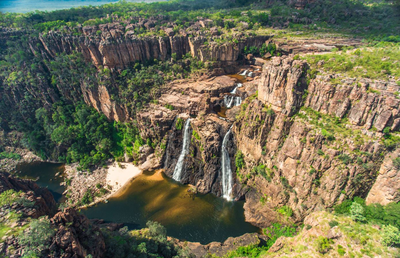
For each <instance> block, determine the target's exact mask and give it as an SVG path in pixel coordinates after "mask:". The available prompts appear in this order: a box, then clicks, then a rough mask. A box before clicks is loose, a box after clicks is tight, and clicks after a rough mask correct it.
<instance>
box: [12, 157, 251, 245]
mask: <svg viewBox="0 0 400 258" xmlns="http://www.w3.org/2000/svg"><path fill="white" fill-rule="evenodd" d="M17 170H18V171H19V172H17V174H18V175H19V176H20V177H22V178H29V179H37V181H36V183H37V184H38V185H39V186H42V187H48V189H49V190H50V191H51V192H52V193H53V195H54V197H55V199H56V200H57V201H62V199H61V194H62V192H63V191H64V186H60V183H61V182H63V181H64V180H63V178H62V172H63V170H64V166H63V165H62V164H54V163H46V162H42V163H33V164H23V165H20V166H18V168H17ZM56 174H58V175H59V176H56ZM189 188H190V187H189V186H187V185H182V184H179V183H177V182H175V181H174V180H172V179H170V178H168V177H167V176H165V175H164V173H162V172H160V171H157V172H146V173H143V174H141V175H139V176H138V177H136V178H135V179H133V180H132V181H131V182H130V183H128V184H127V185H126V186H125V187H124V188H123V189H121V190H120V191H119V192H118V193H117V194H116V195H114V196H113V197H111V198H110V199H109V200H108V203H99V204H97V205H95V206H92V207H90V208H87V209H82V210H81V213H82V214H84V215H86V216H87V217H88V218H90V219H103V220H104V221H105V222H114V223H124V225H125V226H128V228H129V229H139V228H142V227H145V226H146V222H147V221H148V220H153V221H158V222H160V223H161V224H162V225H163V226H165V227H166V229H167V234H168V235H169V236H172V237H175V238H178V239H180V240H186V241H191V242H200V243H201V244H207V243H210V242H213V241H218V242H223V241H225V240H226V239H227V238H228V237H237V236H240V235H243V234H245V233H252V232H258V231H259V229H258V228H257V227H254V226H252V225H251V224H250V223H247V222H245V218H244V210H243V204H244V202H243V201H238V202H229V201H226V200H225V199H223V198H220V197H216V196H215V195H213V194H205V195H204V194H192V193H190V192H189V191H188V190H189Z"/></svg>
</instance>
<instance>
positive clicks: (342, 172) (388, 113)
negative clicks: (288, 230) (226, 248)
mask: <svg viewBox="0 0 400 258" xmlns="http://www.w3.org/2000/svg"><path fill="white" fill-rule="evenodd" d="M306 69H307V65H306V64H305V63H304V62H303V61H293V60H292V59H291V58H273V60H272V61H271V62H270V63H269V64H267V65H265V66H264V69H263V74H262V76H261V79H260V82H259V84H258V98H249V99H248V100H247V102H246V103H244V104H242V110H241V112H240V115H239V119H238V120H237V122H236V123H235V126H234V133H235V139H236V145H237V148H238V149H239V150H240V151H241V152H242V153H243V156H244V161H245V163H246V165H245V166H244V168H242V169H241V170H240V174H239V176H240V180H241V182H242V183H244V184H246V185H248V186H249V187H250V188H251V189H252V190H251V191H250V192H249V193H247V194H246V199H247V203H246V204H245V210H246V219H247V220H249V221H251V222H253V223H254V224H256V225H258V226H262V227H265V226H267V225H268V221H271V218H274V217H277V218H278V217H279V214H278V213H276V212H275V211H274V208H275V207H280V206H283V205H286V206H289V207H291V208H292V209H293V210H294V216H293V218H294V219H295V220H301V219H302V218H304V215H305V214H308V213H309V212H311V211H313V210H318V209H319V208H323V207H332V206H333V205H334V204H335V203H337V202H340V201H342V200H344V199H346V198H352V197H353V196H355V195H358V196H363V197H366V196H367V194H368V192H369V190H370V189H371V187H372V186H373V184H374V182H375V180H376V178H377V173H376V172H377V171H378V170H379V167H380V166H381V165H382V164H383V165H382V167H381V170H380V171H381V173H380V178H379V180H377V181H376V182H377V183H376V186H374V188H373V189H375V190H374V191H373V192H371V194H370V196H371V197H369V199H370V200H371V202H372V201H379V202H382V203H386V202H387V201H388V200H389V199H390V200H397V198H398V196H397V195H396V194H395V193H394V192H393V191H395V190H392V189H391V190H389V189H388V188H386V189H385V188H384V187H383V186H384V185H388V184H390V182H391V181H390V180H393V179H392V178H394V176H395V175H396V171H395V169H394V168H391V161H390V159H389V158H387V161H385V162H384V163H382V160H383V159H382V156H385V155H386V153H387V152H388V149H387V148H385V146H384V145H383V142H382V141H381V139H382V133H380V132H381V131H382V130H383V129H384V128H391V129H392V130H393V131H395V130H398V129H397V128H398V125H397V123H398V121H397V119H398V112H399V101H398V100H397V99H396V98H395V96H394V95H393V93H394V92H395V91H397V90H398V89H399V86H397V85H393V84H388V83H384V82H372V81H369V80H358V81H356V80H350V79H344V80H342V81H341V83H340V84H338V85H333V84H332V83H331V81H332V80H330V78H332V77H330V76H323V75H322V76H317V78H315V79H312V80H311V81H310V82H309V84H308V85H307V83H306V76H305V74H306ZM374 89H377V90H374ZM378 89H379V92H378ZM384 100H385V101H384ZM368 129H371V130H368ZM386 147H388V146H386ZM389 150H390V148H389ZM395 188H396V187H395ZM378 189H379V190H378ZM260 199H263V201H262V202H260V201H259V200H260Z"/></svg>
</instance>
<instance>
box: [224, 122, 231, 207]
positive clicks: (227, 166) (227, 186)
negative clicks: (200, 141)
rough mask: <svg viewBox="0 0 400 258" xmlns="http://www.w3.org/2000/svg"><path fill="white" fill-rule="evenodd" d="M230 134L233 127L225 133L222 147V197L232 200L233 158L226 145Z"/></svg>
mask: <svg viewBox="0 0 400 258" xmlns="http://www.w3.org/2000/svg"><path fill="white" fill-rule="evenodd" d="M230 134H231V128H229V130H228V132H227V133H226V134H225V136H224V139H223V141H222V148H221V156H222V157H221V171H222V197H223V198H225V199H226V200H228V201H230V200H232V197H231V195H232V187H233V179H232V170H231V159H230V158H229V152H228V149H227V147H226V145H227V144H228V141H229V135H230Z"/></svg>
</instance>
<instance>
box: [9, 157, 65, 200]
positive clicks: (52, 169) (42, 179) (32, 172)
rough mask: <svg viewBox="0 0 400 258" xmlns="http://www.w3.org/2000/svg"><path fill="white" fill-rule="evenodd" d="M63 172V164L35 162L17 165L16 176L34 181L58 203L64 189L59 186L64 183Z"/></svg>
mask: <svg viewBox="0 0 400 258" xmlns="http://www.w3.org/2000/svg"><path fill="white" fill-rule="evenodd" d="M63 172H64V165H63V164H59V163H48V162H35V163H30V164H22V165H19V166H18V167H17V171H16V174H17V175H18V176H19V177H20V178H25V179H32V180H35V181H36V183H37V184H38V185H39V186H41V187H47V188H48V189H49V190H50V192H51V193H52V194H53V196H54V199H55V200H56V202H60V201H62V193H63V192H64V189H65V187H64V186H60V183H62V182H63V181H64V178H63V177H62V173H63ZM56 175H57V176H56Z"/></svg>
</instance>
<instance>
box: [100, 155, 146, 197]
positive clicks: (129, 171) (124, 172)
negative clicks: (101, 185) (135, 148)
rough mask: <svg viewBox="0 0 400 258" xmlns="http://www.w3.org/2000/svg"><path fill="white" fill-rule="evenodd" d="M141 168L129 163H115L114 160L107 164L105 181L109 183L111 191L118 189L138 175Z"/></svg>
mask: <svg viewBox="0 0 400 258" xmlns="http://www.w3.org/2000/svg"><path fill="white" fill-rule="evenodd" d="M141 173H142V170H140V169H139V168H138V167H136V166H135V165H133V164H131V163H119V164H118V163H117V162H114V163H113V164H112V165H110V166H109V168H108V171H107V178H106V182H107V184H108V185H111V186H112V188H113V192H116V191H118V190H119V189H120V188H121V187H123V186H124V185H125V184H126V183H128V182H129V181H130V180H131V179H132V178H134V177H136V176H138V175H140V174H141Z"/></svg>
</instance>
